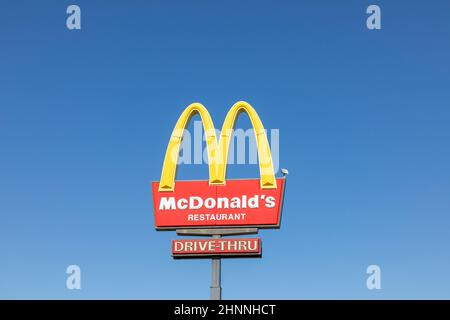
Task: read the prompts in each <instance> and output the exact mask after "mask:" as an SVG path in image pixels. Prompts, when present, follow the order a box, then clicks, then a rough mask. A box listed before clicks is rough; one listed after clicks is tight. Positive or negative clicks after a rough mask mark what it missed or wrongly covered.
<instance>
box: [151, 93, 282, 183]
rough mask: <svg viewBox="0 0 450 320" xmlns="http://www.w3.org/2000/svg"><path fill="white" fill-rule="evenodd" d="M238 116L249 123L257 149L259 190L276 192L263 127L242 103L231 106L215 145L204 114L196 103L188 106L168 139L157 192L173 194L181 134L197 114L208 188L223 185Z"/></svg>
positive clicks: (253, 110)
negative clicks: (204, 153)
mask: <svg viewBox="0 0 450 320" xmlns="http://www.w3.org/2000/svg"><path fill="white" fill-rule="evenodd" d="M242 112H245V113H247V114H248V116H249V118H250V121H251V123H252V126H253V129H254V132H255V140H256V145H257V148H258V158H259V171H260V176H261V177H260V181H261V188H263V189H276V187H277V184H276V179H275V173H274V170H273V162H272V156H271V153H270V147H269V142H268V140H267V135H266V132H265V130H264V126H263V124H262V122H261V119H260V118H259V116H258V114H257V113H256V111H255V109H253V107H252V106H251V105H250V104H248V103H247V102H244V101H239V102H237V103H235V104H234V105H233V106H232V107H231V109H230V111H228V114H227V116H226V118H225V121H224V123H223V126H222V132H221V135H220V140H219V142H217V137H216V131H215V129H214V124H213V122H212V119H211V116H210V114H209V112H208V110H207V109H206V108H205V107H204V106H203V105H202V104H200V103H192V104H190V105H189V106H188V107H187V108H186V109H185V110H184V111H183V113H182V114H181V116H180V118H179V119H178V121H177V123H176V125H175V128H174V130H173V132H172V136H171V137H170V141H169V144H168V146H167V151H166V156H165V158H164V164H163V169H162V173H161V180H160V183H159V191H173V190H174V187H175V176H176V170H177V163H178V156H179V152H180V145H181V139H182V138H183V131H184V129H185V128H186V127H187V126H188V124H189V121H190V120H191V118H192V116H194V115H196V114H199V115H200V117H201V119H202V123H203V128H204V130H205V135H206V147H207V153H208V162H209V184H211V185H224V184H225V178H226V170H227V159H228V150H229V146H230V141H231V138H232V136H233V130H234V124H235V122H236V119H237V117H238V116H239V114H241V113H242Z"/></svg>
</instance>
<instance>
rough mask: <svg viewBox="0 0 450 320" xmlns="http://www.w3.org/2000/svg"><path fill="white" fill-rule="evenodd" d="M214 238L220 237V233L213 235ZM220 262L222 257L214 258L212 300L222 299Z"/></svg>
mask: <svg viewBox="0 0 450 320" xmlns="http://www.w3.org/2000/svg"><path fill="white" fill-rule="evenodd" d="M213 238H220V234H215V235H213ZM220 264H221V261H220V258H212V282H211V300H221V299H222V288H221V287H220Z"/></svg>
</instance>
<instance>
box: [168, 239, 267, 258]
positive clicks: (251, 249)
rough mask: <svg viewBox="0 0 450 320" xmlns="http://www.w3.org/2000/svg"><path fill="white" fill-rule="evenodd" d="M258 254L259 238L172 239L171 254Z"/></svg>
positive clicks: (206, 255) (197, 255)
mask: <svg viewBox="0 0 450 320" xmlns="http://www.w3.org/2000/svg"><path fill="white" fill-rule="evenodd" d="M215 255H220V256H242V255H247V256H260V255H261V239H259V238H245V239H194V240H172V256H173V257H174V258H182V257H196V258H198V257H202V256H204V257H209V256H215Z"/></svg>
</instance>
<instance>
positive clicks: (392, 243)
mask: <svg viewBox="0 0 450 320" xmlns="http://www.w3.org/2000/svg"><path fill="white" fill-rule="evenodd" d="M73 3H75V4H78V5H79V6H80V7H81V11H82V12H81V14H82V30H80V31H69V30H68V29H67V28H66V17H67V14H66V8H67V6H68V5H70V4H73ZM370 4H378V5H379V6H380V7H381V10H382V29H381V30H378V31H370V30H368V29H367V28H366V18H367V16H368V15H367V14H366V8H367V6H368V5H370ZM238 100H246V101H248V102H249V103H251V104H252V105H253V106H254V107H255V108H256V109H257V111H258V113H259V114H260V116H261V118H262V120H263V123H264V125H265V127H266V128H269V129H280V163H281V166H282V167H286V168H288V169H289V171H290V175H289V177H288V186H287V190H286V199H285V206H284V212H283V221H282V226H281V229H280V230H265V231H262V232H260V236H261V237H262V239H263V258H262V259H234V260H226V261H224V262H223V283H222V284H223V297H224V298H225V299H241V298H242V299H245V298H251V299H272V298H273V299H284V298H286V299H310V298H326V299H328V298H331V299H335V298H339V299H347V298H356V299H380V298H384V299H391V298H447V299H449V298H450V272H449V271H450V249H449V244H450V230H449V229H450V216H449V215H450V148H449V147H450V142H449V141H450V125H449V123H450V2H449V1H444V0H442V1H362V0H359V1H357V0H353V1H335V0H330V1H323V0H322V1H312V0H311V1H263V0H258V1H230V0H226V1H225V0H223V1H206V0H203V1H198V0H195V1H194V0H192V1H166V0H164V1H132V2H130V1H124V0H122V1H92V0H89V1H85V0H77V1H76V2H68V1H2V2H1V4H0V298H59V299H91V298H113V299H116V298H125V299H134V298H136V299H172V298H173V299H208V298H209V286H210V281H211V263H210V261H209V260H189V261H174V260H172V258H171V257H170V240H171V239H174V238H176V235H175V233H174V232H156V231H155V230H154V228H153V214H152V206H151V201H152V197H151V191H150V182H151V181H155V180H158V179H159V177H160V174H161V167H162V161H163V157H164V153H165V149H166V146H167V142H168V140H169V137H170V133H171V131H172V129H173V126H174V124H175V122H176V120H177V117H178V116H179V114H180V112H181V111H182V110H183V109H184V108H185V107H186V106H187V105H188V104H189V103H191V102H195V101H197V102H201V103H203V104H204V105H205V106H206V107H207V108H208V110H209V111H210V113H211V115H212V117H213V119H214V121H215V124H216V126H217V127H220V126H221V123H222V121H223V119H224V117H225V115H226V113H227V111H228V109H229V107H230V106H231V105H232V104H233V103H235V102H236V101H238ZM238 126H239V127H242V128H244V129H245V128H249V127H250V124H249V121H248V119H247V118H246V117H245V116H244V117H242V118H241V119H240V120H239V122H238ZM207 171H208V170H207V167H206V166H205V165H189V166H188V165H183V166H181V167H180V170H179V173H180V174H179V178H180V179H207V177H208V172H207ZM258 175H259V170H258V166H256V165H248V166H236V165H234V166H231V167H230V168H229V177H255V178H257V177H258ZM71 264H77V265H79V266H80V267H81V271H82V279H81V281H82V289H81V290H79V291H76V290H74V291H70V290H67V289H66V278H67V275H66V273H65V271H66V268H67V266H68V265H71ZM371 264H377V265H379V266H380V267H381V271H382V279H381V281H382V289H381V290H372V291H370V290H368V289H367V288H366V278H367V276H368V275H367V274H366V268H367V266H368V265H371Z"/></svg>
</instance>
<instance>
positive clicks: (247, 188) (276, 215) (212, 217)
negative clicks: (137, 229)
mask: <svg viewBox="0 0 450 320" xmlns="http://www.w3.org/2000/svg"><path fill="white" fill-rule="evenodd" d="M243 112H245V113H247V115H248V116H249V118H250V121H251V123H252V125H253V129H254V132H255V138H256V144H257V148H258V159H259V168H260V179H238V180H226V168H227V158H228V149H229V145H230V140H231V139H232V138H233V129H234V124H235V121H236V119H237V117H238V116H239V114H241V113H243ZM197 114H198V115H200V117H201V120H202V123H203V128H204V131H205V136H206V147H207V154H208V160H209V161H208V163H209V181H206V180H205V181H201V180H199V181H175V178H176V170H177V163H178V156H179V151H180V145H181V140H182V137H183V132H184V129H185V128H186V127H187V126H188V124H189V121H190V119H191V118H192V117H193V116H194V115H197ZM284 188H285V178H276V177H275V172H274V169H273V163H272V156H271V153H270V147H269V142H268V140H267V136H266V132H265V130H264V126H263V124H262V122H261V119H260V118H259V116H258V114H257V113H256V111H255V109H253V107H252V106H250V105H249V104H248V103H246V102H243V101H240V102H237V103H236V104H234V105H233V106H232V107H231V109H230V110H229V112H228V114H227V116H226V118H225V121H224V123H223V126H222V131H221V134H220V139H219V140H217V137H216V131H215V128H214V125H213V121H212V119H211V116H210V114H209V112H208V110H207V109H206V108H205V107H204V106H203V105H201V104H199V103H193V104H191V105H189V106H188V107H187V108H186V109H185V110H184V111H183V113H182V114H181V116H180V118H179V119H178V121H177V123H176V125H175V128H174V130H173V132H172V135H171V137H170V140H169V144H168V146H167V151H166V155H165V158H164V164H163V168H162V173H161V179H160V181H159V182H153V183H152V193H153V208H154V218H155V227H156V229H161V230H164V229H166V230H174V229H179V228H199V227H200V228H205V227H207V228H209V227H244V226H245V227H250V226H251V227H258V228H278V227H279V226H280V220H281V212H282V206H283V196H284Z"/></svg>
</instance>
